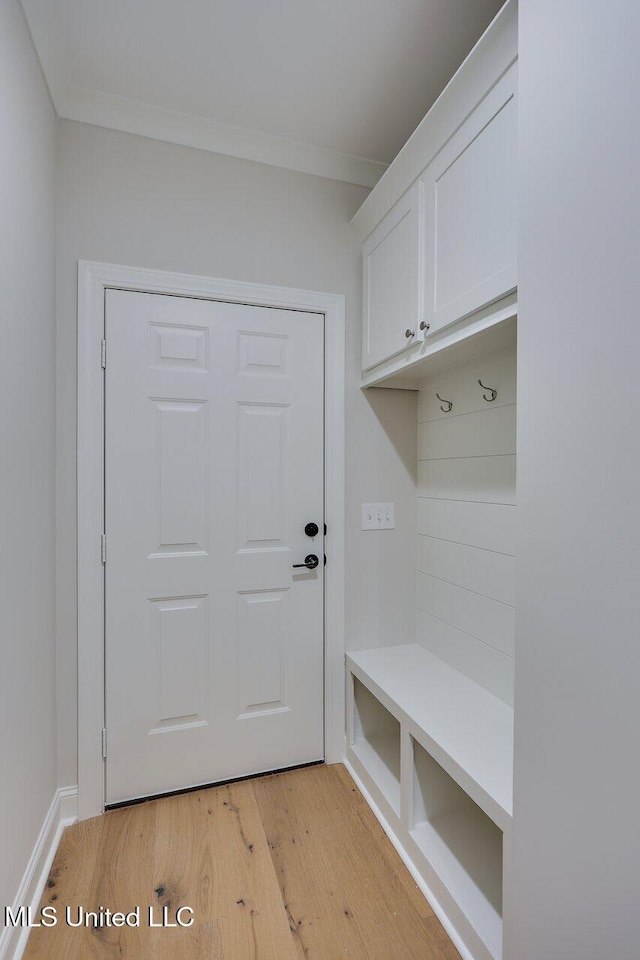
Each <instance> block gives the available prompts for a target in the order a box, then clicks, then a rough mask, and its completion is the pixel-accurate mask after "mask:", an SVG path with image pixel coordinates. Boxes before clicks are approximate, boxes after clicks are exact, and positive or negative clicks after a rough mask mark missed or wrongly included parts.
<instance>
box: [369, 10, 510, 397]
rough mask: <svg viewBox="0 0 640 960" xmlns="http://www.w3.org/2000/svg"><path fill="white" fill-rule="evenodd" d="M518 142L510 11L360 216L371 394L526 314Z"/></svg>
mask: <svg viewBox="0 0 640 960" xmlns="http://www.w3.org/2000/svg"><path fill="white" fill-rule="evenodd" d="M516 134H517V6H516V0H508V2H507V3H506V4H505V6H504V7H503V8H502V10H501V11H500V13H499V14H498V16H497V17H496V19H495V20H494V21H493V23H492V24H491V26H490V27H489V28H488V30H487V31H486V32H485V34H484V35H483V36H482V37H481V39H480V40H479V41H478V43H477V44H476V46H475V48H474V49H473V50H472V52H471V53H470V54H469V56H468V57H467V59H466V60H465V62H464V63H463V65H462V66H461V67H460V69H459V70H458V72H457V73H456V74H455V76H454V77H453V78H452V80H451V81H450V83H449V84H448V86H447V87H446V89H445V90H444V91H443V93H442V94H441V95H440V97H439V98H438V100H437V101H436V103H435V104H434V105H433V107H432V108H431V110H430V111H429V113H428V114H427V116H426V117H425V119H424V120H423V121H422V123H421V124H420V126H419V127H418V129H417V130H416V132H415V133H414V134H413V136H412V137H411V139H410V140H409V141H408V143H407V144H406V145H405V147H404V148H403V150H402V151H401V152H400V154H399V155H398V157H397V158H396V159H395V160H394V162H393V163H392V164H391V166H390V167H389V169H388V170H387V172H386V173H385V175H384V176H383V178H382V180H381V181H380V182H379V183H378V184H377V186H376V187H375V188H374V189H373V191H372V192H371V194H370V195H369V197H368V198H367V200H366V201H365V203H364V204H363V206H362V207H361V209H360V210H359V211H358V213H357V214H356V216H355V217H354V221H353V223H354V226H355V228H356V229H357V230H358V231H359V232H360V236H361V238H362V249H363V273H364V288H363V307H364V315H363V350H362V353H363V364H362V366H363V370H364V371H365V375H364V383H365V384H374V383H376V382H379V381H382V380H383V379H386V378H388V377H389V375H390V374H393V373H394V372H396V371H401V372H402V375H403V377H404V379H405V381H406V378H407V372H408V370H409V368H410V367H411V366H412V365H414V364H416V363H418V362H420V361H421V360H423V359H424V358H425V357H427V356H428V355H430V354H431V353H433V352H434V351H437V350H441V349H442V348H443V347H444V346H446V342H448V340H447V338H449V339H451V338H452V337H453V338H454V339H455V341H456V342H459V341H460V340H461V339H462V338H464V336H465V335H468V336H472V335H475V334H476V333H477V332H478V331H479V329H480V328H481V327H482V328H483V329H484V328H486V327H487V326H491V325H492V324H494V323H498V322H501V321H502V320H504V319H505V318H507V317H508V316H510V315H513V313H515V294H514V291H515V290H516V286H517V273H516V170H517V165H516ZM510 295H511V300H510V301H509V302H510V304H511V306H512V307H513V309H511V310H509V309H508V308H505V304H507V302H508V301H507V300H506V299H505V298H508V297H509V296H510ZM492 304H497V306H496V308H495V310H492V309H491V305H492ZM389 385H390V386H391V385H395V384H391V383H390V384H389Z"/></svg>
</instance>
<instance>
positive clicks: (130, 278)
mask: <svg viewBox="0 0 640 960" xmlns="http://www.w3.org/2000/svg"><path fill="white" fill-rule="evenodd" d="M109 288H117V289H119V290H137V291H140V292H144V293H164V294H172V295H174V296H185V297H197V298H202V299H207V300H223V301H228V302H232V303H247V304H255V305H257V306H269V307H281V308H284V309H288V310H304V311H310V312H315V313H322V314H324V317H325V390H324V415H325V433H324V436H325V450H324V454H325V519H326V523H327V530H328V537H327V567H326V571H325V692H324V724H325V758H326V761H327V763H337V762H339V761H341V760H343V759H344V756H345V703H344V692H345V665H344V664H345V643H344V631H345V619H344V602H345V595H344V573H345V552H344V550H345V548H344V528H345V512H344V511H345V506H344V501H345V438H344V413H345V298H344V296H342V295H340V294H328V293H318V292H315V291H310V290H295V289H291V288H288V287H275V286H269V285H266V284H256V283H243V282H240V281H237V280H219V279H214V278H211V277H197V276H191V275H189V274H183V273H169V272H165V271H163V270H146V269H141V268H137V267H125V266H118V265H115V264H109V263H94V262H91V261H86V260H81V261H79V263H78V423H77V427H78V441H77V442H78V470H77V481H78V812H79V819H81V820H83V819H86V818H87V817H94V816H97V815H98V814H101V813H103V812H104V796H105V793H104V762H103V759H102V728H103V726H104V709H105V699H104V691H105V671H104V566H103V564H102V560H101V553H100V547H101V535H102V534H103V533H104V374H103V368H102V353H101V348H102V339H103V336H104V307H105V291H106V290H107V289H109Z"/></svg>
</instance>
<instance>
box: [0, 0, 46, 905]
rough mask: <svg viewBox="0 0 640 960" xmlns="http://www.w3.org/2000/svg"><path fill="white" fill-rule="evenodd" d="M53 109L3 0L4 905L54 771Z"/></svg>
mask: <svg viewBox="0 0 640 960" xmlns="http://www.w3.org/2000/svg"><path fill="white" fill-rule="evenodd" d="M54 137H55V117H54V113H53V109H52V106H51V103H50V101H49V96H48V93H47V90H46V87H45V84H44V81H43V79H42V76H41V73H40V67H39V64H38V61H37V59H36V55H35V52H34V50H33V47H32V45H31V39H30V37H29V33H28V31H27V27H26V24H25V21H24V18H23V15H22V8H21V7H20V4H19V3H18V0H0V298H1V299H0V336H1V344H2V348H1V349H0V409H1V410H2V416H1V417H0V449H1V450H2V467H1V468H0V503H1V504H2V510H1V524H0V529H1V532H2V536H1V544H0V547H1V549H0V556H1V562H0V611H1V615H0V657H1V660H0V731H1V736H0V770H1V771H2V772H1V774H0V777H1V787H0V905H5V904H12V903H13V900H14V897H15V895H16V892H17V889H18V884H19V882H20V880H21V879H22V874H23V872H24V870H25V867H26V866H27V861H28V858H29V855H30V853H31V850H32V848H33V845H34V843H35V840H36V838H37V836H38V832H39V830H40V827H41V826H42V822H43V820H44V816H45V814H46V812H47V809H48V807H49V804H50V803H51V800H52V799H53V795H54V791H55V787H56V779H55V747H56V742H55V661H54V644H55V622H54V585H55V584H54V427H55V419H54V402H55V396H54V372H55V371H54V356H55V341H54V334H55V269H54Z"/></svg>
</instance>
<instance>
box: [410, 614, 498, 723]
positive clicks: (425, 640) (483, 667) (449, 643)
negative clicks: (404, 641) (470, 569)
mask: <svg viewBox="0 0 640 960" xmlns="http://www.w3.org/2000/svg"><path fill="white" fill-rule="evenodd" d="M417 615H418V643H421V644H422V645H423V646H425V647H427V649H428V650H429V652H430V653H433V654H434V655H435V656H436V657H440V659H441V660H445V661H446V662H447V663H448V664H450V666H452V667H454V669H456V670H459V671H460V673H464V674H465V675H466V676H468V677H471V679H472V680H474V681H475V682H476V683H479V684H480V685H481V686H483V687H484V688H485V689H486V690H488V691H489V692H490V693H492V694H493V695H494V696H496V697H499V698H500V699H501V700H504V701H505V703H509V704H511V705H513V660H512V658H511V657H508V656H506V654H504V653H500V651H499V650H496V649H495V647H490V646H489V644H487V643H482V642H481V641H480V640H478V639H477V637H473V636H471V635H470V634H468V633H464V632H463V631H462V630H458V628H457V627H452V626H451V624H450V623H445V622H444V620H437V619H436V617H434V616H432V615H431V614H430V613H426V612H425V611H424V610H418V611H417Z"/></svg>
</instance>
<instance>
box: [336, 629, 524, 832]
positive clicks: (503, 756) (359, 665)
mask: <svg viewBox="0 0 640 960" xmlns="http://www.w3.org/2000/svg"><path fill="white" fill-rule="evenodd" d="M347 664H348V666H349V669H350V670H351V672H352V673H353V675H354V676H355V677H357V678H358V680H360V682H361V683H362V684H363V685H364V686H365V687H366V688H367V689H368V690H369V691H370V692H371V693H373V694H374V695H375V697H376V698H377V699H378V700H379V701H380V703H381V704H383V705H384V707H386V709H387V710H388V711H389V712H390V713H391V714H393V716H394V717H396V719H397V720H398V721H400V723H402V724H403V725H404V726H405V727H406V729H407V730H408V732H409V733H410V734H411V736H412V737H413V738H414V739H415V740H417V741H418V743H420V744H421V745H422V746H423V747H424V749H425V750H426V751H427V752H428V753H429V754H430V755H431V756H432V757H434V759H435V760H436V761H437V762H438V763H439V764H440V765H441V766H442V767H443V769H444V770H445V771H446V772H447V773H448V774H449V775H450V776H451V777H452V779H453V780H454V781H455V782H456V783H457V784H459V786H460V787H462V789H463V790H464V791H465V793H467V794H468V795H469V796H470V797H471V798H472V799H473V800H474V801H475V802H476V803H477V804H478V806H479V807H480V808H481V809H482V810H484V812H485V813H486V814H487V816H489V817H490V818H491V819H492V820H493V821H494V823H496V824H497V825H498V826H499V827H500V829H501V830H506V829H508V828H509V827H510V824H511V818H512V805H513V799H512V798H513V786H512V782H513V710H512V708H511V707H509V706H508V705H507V704H505V703H503V701H502V700H499V699H498V698H497V697H494V696H493V695H492V694H490V693H488V692H487V691H486V690H485V689H484V688H483V687H481V686H479V685H478V684H476V683H474V682H473V681H472V680H469V679H468V677H465V676H464V675H463V674H461V673H459V672H458V671H457V670H454V669H453V668H452V667H450V666H449V665H448V664H446V663H444V661H442V660H439V659H438V658H437V657H434V656H433V655H432V654H430V653H428V652H427V651H426V650H424V649H423V648H422V647H420V646H418V644H407V645H404V646H397V647H381V648H378V649H374V650H361V651H359V652H357V653H352V654H348V655H347Z"/></svg>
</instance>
